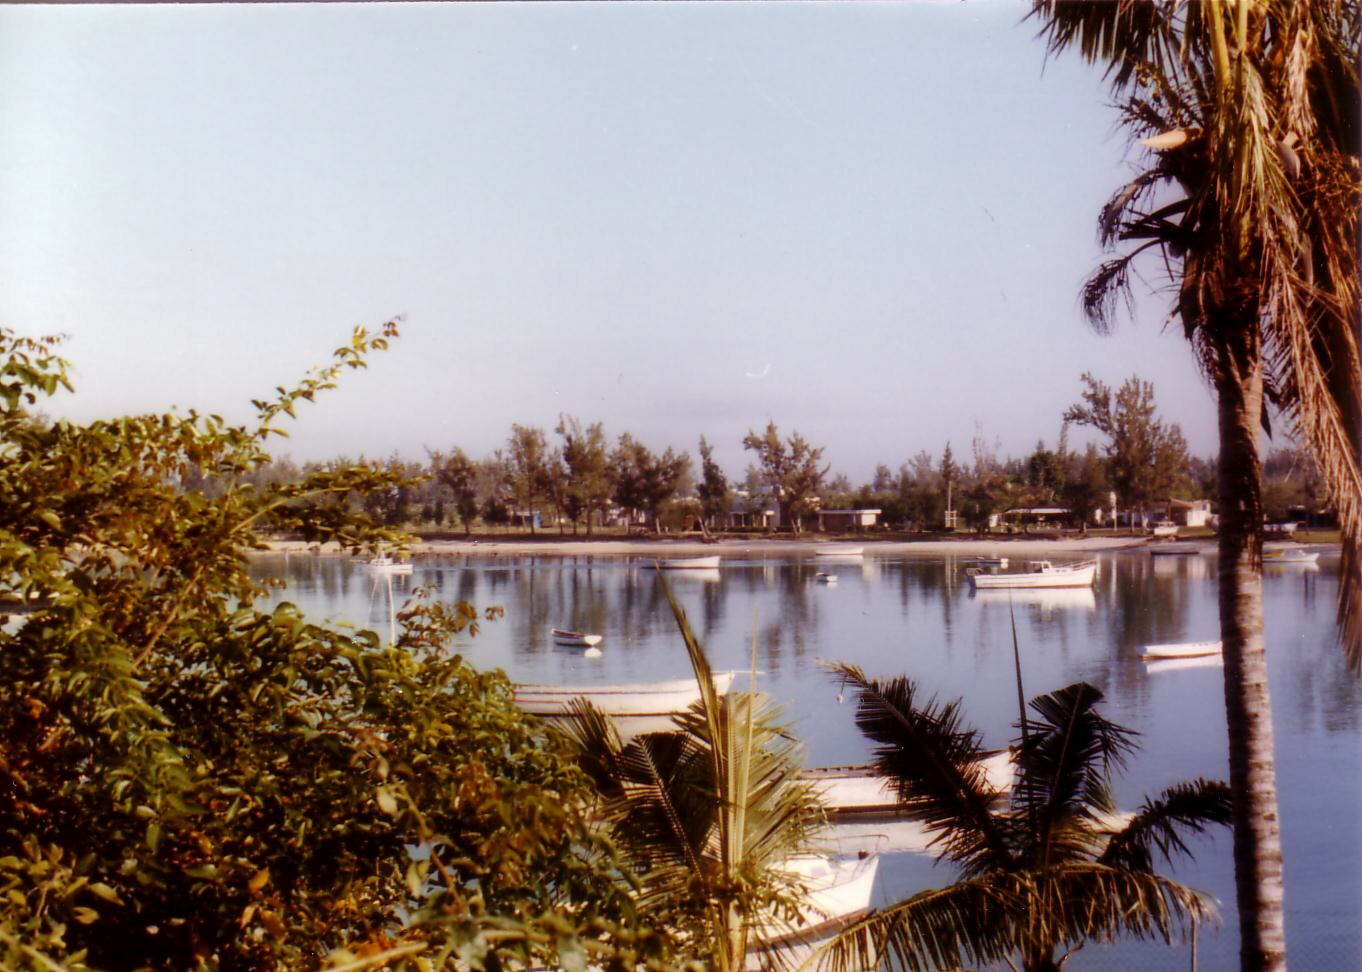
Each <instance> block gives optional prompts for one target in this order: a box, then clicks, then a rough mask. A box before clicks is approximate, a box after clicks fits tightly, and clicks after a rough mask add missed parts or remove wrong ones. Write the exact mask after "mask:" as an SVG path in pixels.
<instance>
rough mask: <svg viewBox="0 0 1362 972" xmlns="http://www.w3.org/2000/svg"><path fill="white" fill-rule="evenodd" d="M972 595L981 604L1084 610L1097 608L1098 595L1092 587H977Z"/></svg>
mask: <svg viewBox="0 0 1362 972" xmlns="http://www.w3.org/2000/svg"><path fill="white" fill-rule="evenodd" d="M970 597H971V598H972V599H973V600H976V601H978V602H979V603H980V604H1002V605H1007V604H1012V605H1015V606H1017V607H1022V606H1028V607H1039V608H1043V609H1047V610H1050V609H1054V608H1066V609H1073V610H1083V611H1096V610H1097V595H1096V594H1094V593H1093V590H1092V588H1091V587H1007V588H1002V589H996V588H995V589H992V590H988V589H984V588H976V589H975V590H973V591H971V592H970Z"/></svg>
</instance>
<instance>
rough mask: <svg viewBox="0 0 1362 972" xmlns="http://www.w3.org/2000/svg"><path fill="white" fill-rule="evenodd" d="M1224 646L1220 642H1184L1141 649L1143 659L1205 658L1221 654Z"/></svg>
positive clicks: (1146, 646)
mask: <svg viewBox="0 0 1362 972" xmlns="http://www.w3.org/2000/svg"><path fill="white" fill-rule="evenodd" d="M1221 648H1222V645H1221V643H1220V642H1218V641H1183V642H1178V643H1176V644H1168V645H1145V646H1144V647H1143V648H1141V649H1140V657H1141V658H1149V659H1154V658H1203V657H1205V656H1207V655H1218V654H1220V651H1221Z"/></svg>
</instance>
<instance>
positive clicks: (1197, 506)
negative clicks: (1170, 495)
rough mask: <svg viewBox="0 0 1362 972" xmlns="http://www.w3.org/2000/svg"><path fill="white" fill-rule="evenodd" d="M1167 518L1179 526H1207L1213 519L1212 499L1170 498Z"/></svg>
mask: <svg viewBox="0 0 1362 972" xmlns="http://www.w3.org/2000/svg"><path fill="white" fill-rule="evenodd" d="M1167 519H1169V520H1172V521H1173V522H1174V523H1176V524H1177V525H1178V526H1185V527H1200V526H1205V525H1206V524H1207V523H1209V522H1210V519H1211V501H1210V500H1204V499H1198V500H1178V499H1170V500H1169V501H1168V513H1167Z"/></svg>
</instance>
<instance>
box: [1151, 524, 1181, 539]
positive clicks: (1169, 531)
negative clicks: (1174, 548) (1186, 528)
mask: <svg viewBox="0 0 1362 972" xmlns="http://www.w3.org/2000/svg"><path fill="white" fill-rule="evenodd" d="M1149 532H1150V533H1152V534H1154V536H1156V537H1176V536H1177V535H1178V525H1177V524H1176V523H1174V522H1173V521H1172V520H1160V521H1159V522H1158V523H1155V524H1154V526H1153V528H1151V529H1150V531H1149Z"/></svg>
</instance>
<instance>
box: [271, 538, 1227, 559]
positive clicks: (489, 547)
mask: <svg viewBox="0 0 1362 972" xmlns="http://www.w3.org/2000/svg"><path fill="white" fill-rule="evenodd" d="M1149 542H1150V541H1149V539H1148V538H1146V537H1086V538H1085V537H1064V538H1060V539H1036V538H1027V537H1024V536H1023V537H1015V538H1012V537H1009V538H1003V537H996V538H970V539H964V540H863V541H862V540H845V539H843V540H837V541H828V540H800V539H793V538H790V539H767V538H761V539H731V540H718V541H715V542H713V543H704V542H702V541H699V540H694V541H690V540H626V539H620V540H580V539H579V540H571V539H568V538H557V537H555V538H553V539H543V540H540V539H533V540H532V539H529V538H526V539H523V540H522V539H516V540H509V541H506V540H420V541H417V542H416V543H413V544H411V545H410V546H409V547H408V548H407V549H408V551H409V552H410V553H413V554H478V555H479V556H485V557H497V556H506V555H520V554H527V553H530V554H546V555H550V556H586V555H599V556H603V557H618V556H628V555H646V554H651V555H653V556H655V557H658V558H666V557H668V556H678V557H693V556H702V555H714V554H718V555H720V556H725V555H726V556H730V557H733V556H739V555H753V554H755V555H758V556H763V555H776V554H780V555H786V554H806V555H813V554H815V553H817V552H818V551H819V550H820V549H821V548H826V547H828V546H830V545H831V544H833V543H835V544H837V545H839V546H842V545H846V544H848V543H851V544H855V545H858V546H863V547H865V553H866V555H867V556H873V555H874V554H877V553H884V554H905V553H921V554H942V553H955V554H960V555H964V556H977V555H979V554H984V553H992V552H995V551H1001V552H1006V553H1007V554H1008V555H1009V556H1010V555H1016V556H1028V557H1037V558H1039V559H1044V557H1043V555H1045V554H1047V553H1055V554H1074V553H1105V552H1108V551H1113V550H1127V549H1132V548H1142V547H1147V546H1148V545H1149ZM1193 542H1195V541H1193ZM265 546H266V548H267V549H266V550H261V551H254V552H255V553H258V554H263V553H312V554H340V553H342V552H343V551H342V549H341V547H340V546H339V545H338V544H336V543H326V544H316V543H306V542H304V541H301V540H267V541H265ZM1207 546H1208V547H1209V548H1211V549H1214V546H1215V544H1214V541H1211V542H1208V543H1207Z"/></svg>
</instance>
